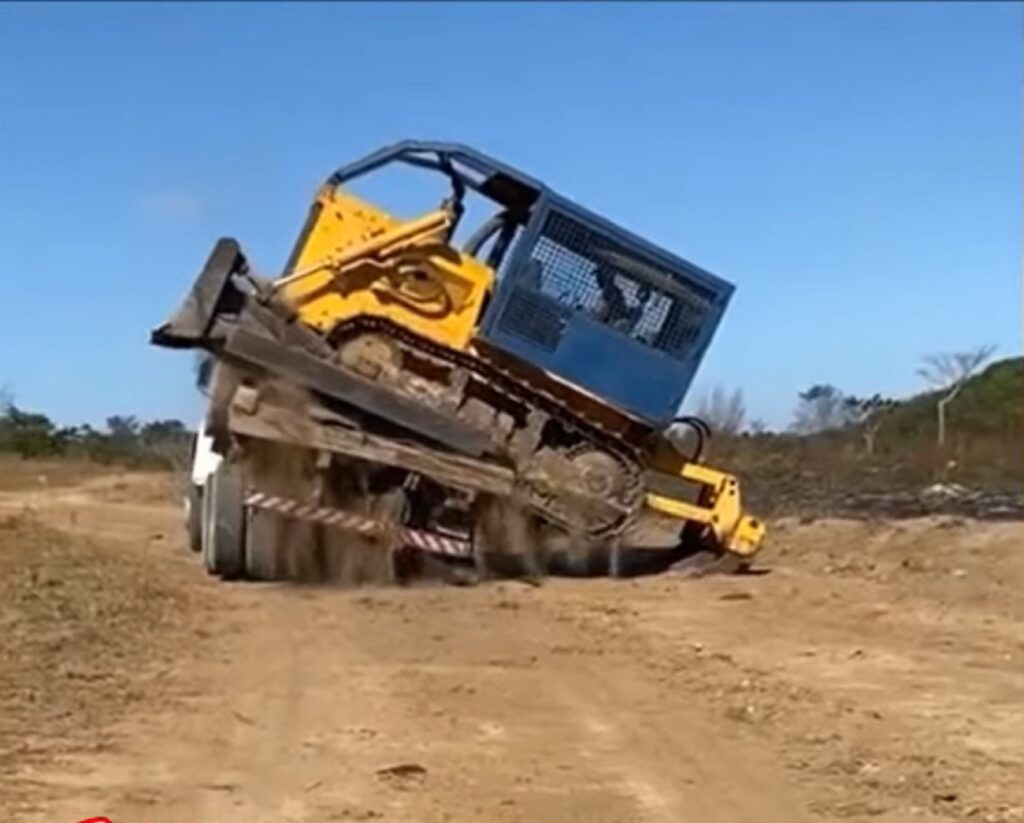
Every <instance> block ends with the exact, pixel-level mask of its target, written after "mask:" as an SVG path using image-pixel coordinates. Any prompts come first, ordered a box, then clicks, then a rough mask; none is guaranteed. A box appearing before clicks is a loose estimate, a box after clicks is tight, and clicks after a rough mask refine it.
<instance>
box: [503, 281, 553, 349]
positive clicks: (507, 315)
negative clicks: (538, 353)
mask: <svg viewBox="0 0 1024 823" xmlns="http://www.w3.org/2000/svg"><path fill="white" fill-rule="evenodd" d="M500 327H501V329H502V330H503V331H507V332H510V333H512V334H516V335H519V336H520V337H525V338H526V339H527V340H532V341H533V342H534V343H536V344H537V345H539V346H543V347H544V348H545V349H547V350H548V351H554V350H555V349H557V348H558V343H559V341H560V340H561V339H562V332H563V331H564V330H565V319H564V318H563V317H562V311H560V310H559V307H558V306H557V305H552V304H551V303H550V302H549V301H546V300H544V299H543V298H541V297H540V296H539V295H537V294H536V292H533V291H531V290H529V289H526V288H521V287H520V288H516V289H514V290H513V291H512V294H510V295H509V298H508V305H507V306H505V311H504V312H502V315H501V323H500Z"/></svg>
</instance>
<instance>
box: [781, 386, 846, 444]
mask: <svg viewBox="0 0 1024 823" xmlns="http://www.w3.org/2000/svg"><path fill="white" fill-rule="evenodd" d="M799 398H800V399H799V402H798V403H797V407H796V411H795V412H794V413H793V423H792V425H791V428H792V430H793V431H795V432H797V433H798V434H817V433H818V432H823V431H828V430H829V429H838V428H840V427H842V426H845V425H846V424H847V423H849V422H850V418H849V410H848V409H847V406H846V396H845V395H844V394H843V393H842V392H841V391H840V390H839V389H837V388H836V387H835V386H832V385H830V384H828V383H818V384H815V385H813V386H811V387H810V388H809V389H807V391H803V392H800V395H799Z"/></svg>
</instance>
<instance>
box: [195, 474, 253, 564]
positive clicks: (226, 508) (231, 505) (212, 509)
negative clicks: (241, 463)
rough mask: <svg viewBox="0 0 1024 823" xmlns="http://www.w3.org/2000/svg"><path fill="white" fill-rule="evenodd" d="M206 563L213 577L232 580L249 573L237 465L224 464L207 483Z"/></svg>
mask: <svg viewBox="0 0 1024 823" xmlns="http://www.w3.org/2000/svg"><path fill="white" fill-rule="evenodd" d="M203 497H205V498H208V499H207V500H206V504H207V505H206V507H205V509H206V539H205V540H204V541H203V561H204V563H205V564H206V569H207V571H208V572H209V573H210V574H214V575H217V576H218V577H223V578H225V579H227V580H231V579H234V578H237V577H239V576H240V575H241V574H242V573H243V572H244V571H245V505H244V504H243V502H242V477H241V472H239V470H238V468H237V466H234V465H231V464H229V463H226V462H225V463H221V464H220V465H219V466H218V467H217V470H216V471H215V472H214V473H213V474H211V475H210V477H209V478H208V479H207V481H206V489H205V493H204V495H203Z"/></svg>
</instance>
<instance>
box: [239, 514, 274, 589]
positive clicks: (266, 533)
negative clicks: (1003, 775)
mask: <svg viewBox="0 0 1024 823" xmlns="http://www.w3.org/2000/svg"><path fill="white" fill-rule="evenodd" d="M279 534H280V529H278V520H277V516H276V515H275V514H274V513H273V512H268V511H262V510H260V509H252V510H251V511H249V513H248V523H247V524H246V529H245V577H246V579H247V580H259V581H262V582H269V581H271V580H277V579H278V578H279V577H280V571H279V566H278V562H277V549H278V543H279Z"/></svg>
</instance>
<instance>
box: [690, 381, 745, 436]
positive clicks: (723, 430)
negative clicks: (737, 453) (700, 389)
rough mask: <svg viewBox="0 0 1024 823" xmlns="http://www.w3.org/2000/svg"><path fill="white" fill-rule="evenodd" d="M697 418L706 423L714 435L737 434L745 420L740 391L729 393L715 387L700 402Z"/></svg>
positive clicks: (741, 392) (743, 404) (743, 403)
mask: <svg viewBox="0 0 1024 823" xmlns="http://www.w3.org/2000/svg"><path fill="white" fill-rule="evenodd" d="M697 417H699V418H700V419H701V420H703V421H704V422H705V423H707V424H708V425H709V426H710V427H711V431H713V432H714V433H715V434H727V435H736V434H739V433H740V430H741V429H742V428H743V422H744V421H745V420H746V418H747V404H746V402H744V400H743V391H742V389H735V390H734V391H731V392H730V391H726V390H725V389H724V388H723V387H722V386H715V387H714V388H713V389H712V390H711V391H710V392H708V393H707V394H705V395H704V397H703V399H702V400H701V401H700V405H699V406H698V407H697Z"/></svg>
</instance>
